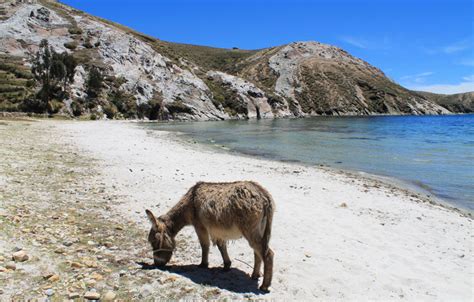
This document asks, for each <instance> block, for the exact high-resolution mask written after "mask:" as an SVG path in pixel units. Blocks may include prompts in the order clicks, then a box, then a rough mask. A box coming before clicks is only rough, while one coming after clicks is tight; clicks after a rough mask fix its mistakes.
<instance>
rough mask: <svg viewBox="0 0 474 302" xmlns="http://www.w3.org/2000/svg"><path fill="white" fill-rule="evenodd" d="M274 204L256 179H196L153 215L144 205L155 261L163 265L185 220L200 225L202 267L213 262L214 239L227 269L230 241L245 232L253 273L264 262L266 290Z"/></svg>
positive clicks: (257, 274)
mask: <svg viewBox="0 0 474 302" xmlns="http://www.w3.org/2000/svg"><path fill="white" fill-rule="evenodd" d="M274 210H275V203H274V201H273V198H272V197H271V195H270V193H268V191H267V190H265V189H264V188H263V187H262V186H260V185H259V184H258V183H256V182H252V181H236V182H230V183H208V182H198V183H197V184H195V185H194V186H193V187H191V188H190V189H189V190H188V192H187V193H186V194H185V195H184V196H183V197H182V198H181V200H180V201H179V202H178V203H177V204H176V205H175V206H174V207H173V208H171V210H169V211H168V213H166V214H164V215H162V216H160V217H158V218H155V216H154V215H153V213H152V212H151V211H149V210H146V214H147V216H148V219H149V220H150V222H151V230H150V233H149V235H148V241H149V242H150V244H151V246H152V248H153V259H154V263H155V265H156V266H164V265H166V264H167V263H168V261H169V260H170V259H171V256H172V254H173V250H174V249H175V247H176V242H175V236H176V234H178V232H179V231H180V230H181V229H182V228H183V227H185V226H187V225H192V226H193V227H194V229H195V230H196V233H197V236H198V238H199V243H200V244H201V249H202V261H201V264H200V265H199V267H204V268H207V267H208V266H209V262H208V256H209V246H210V242H211V240H212V242H213V244H215V245H217V247H218V248H219V251H220V253H221V255H222V258H223V260H224V270H230V266H231V261H230V258H229V254H228V253H227V241H228V240H236V239H239V238H241V237H245V239H247V241H248V242H249V244H250V246H251V247H252V248H253V250H254V261H255V265H254V268H253V273H252V278H253V279H258V278H259V277H260V276H261V275H260V267H261V264H262V261H263V263H264V277H263V283H262V285H261V286H260V290H262V291H265V292H268V288H269V286H270V284H271V281H272V275H273V255H274V253H273V251H272V250H271V249H270V247H269V246H268V243H269V241H270V235H271V230H272V219H273V212H274Z"/></svg>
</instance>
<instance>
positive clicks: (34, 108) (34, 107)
mask: <svg viewBox="0 0 474 302" xmlns="http://www.w3.org/2000/svg"><path fill="white" fill-rule="evenodd" d="M20 109H21V111H25V112H33V113H43V112H45V111H46V104H45V103H44V102H43V101H41V100H38V99H26V100H24V101H23V102H22V103H21V104H20Z"/></svg>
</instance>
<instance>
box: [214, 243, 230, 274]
mask: <svg viewBox="0 0 474 302" xmlns="http://www.w3.org/2000/svg"><path fill="white" fill-rule="evenodd" d="M217 247H218V248H219V251H220V252H221V255H222V259H223V260H224V270H225V271H228V270H230V265H231V264H232V262H231V261H230V258H229V253H227V241H224V240H219V241H217Z"/></svg>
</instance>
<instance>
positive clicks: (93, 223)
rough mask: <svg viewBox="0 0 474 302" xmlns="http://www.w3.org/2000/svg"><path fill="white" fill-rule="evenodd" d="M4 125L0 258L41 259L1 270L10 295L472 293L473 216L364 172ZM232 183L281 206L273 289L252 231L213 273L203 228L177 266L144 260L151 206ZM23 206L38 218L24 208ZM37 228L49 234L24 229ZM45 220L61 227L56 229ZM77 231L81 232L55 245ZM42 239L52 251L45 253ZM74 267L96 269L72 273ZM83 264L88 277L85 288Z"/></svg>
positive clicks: (69, 127) (77, 129) (164, 139)
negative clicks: (48, 274)
mask: <svg viewBox="0 0 474 302" xmlns="http://www.w3.org/2000/svg"><path fill="white" fill-rule="evenodd" d="M0 128H1V129H0V130H5V131H6V132H5V133H6V134H8V135H9V136H2V139H3V142H4V146H5V147H4V148H0V151H1V152H2V153H3V154H7V155H8V156H7V157H5V160H6V161H5V162H3V163H2V164H0V168H2V169H3V170H2V171H7V172H8V173H5V179H3V180H4V184H6V187H5V186H4V188H5V189H6V190H7V193H8V196H9V197H8V198H7V199H6V203H7V205H8V207H4V208H2V205H1V204H0V212H2V211H4V214H6V215H8V216H6V217H9V218H10V217H15V215H16V216H19V219H21V222H20V223H19V224H18V223H17V224H11V222H10V220H11V219H7V220H4V221H3V220H2V219H0V224H6V225H8V226H9V228H8V230H11V233H8V234H3V237H2V236H0V247H2V248H0V256H2V255H3V256H4V258H5V259H6V258H7V257H9V256H8V255H10V253H11V250H12V249H14V248H15V247H12V246H11V245H9V244H4V245H2V244H1V243H2V242H19V243H17V244H18V245H21V247H22V248H23V249H25V250H26V251H27V252H28V253H29V254H30V255H31V256H32V260H31V261H27V262H25V264H22V263H18V264H17V267H18V269H17V273H12V272H7V273H5V274H6V275H2V274H4V273H2V272H0V285H1V284H2V282H9V283H8V284H11V286H10V287H8V291H6V292H5V294H6V296H7V297H8V296H9V295H10V294H11V295H14V294H15V293H18V292H21V293H22V295H24V296H26V297H30V296H31V297H35V298H38V297H45V293H46V291H48V292H49V290H50V289H54V291H55V292H56V295H57V296H55V297H58V296H60V297H62V296H64V295H66V296H67V294H68V290H69V289H68V288H69V284H71V282H72V283H73V284H77V288H75V289H74V291H77V292H78V293H79V294H80V295H83V294H84V293H85V291H86V290H88V289H90V288H91V287H92V288H95V289H97V290H98V291H100V292H101V293H102V294H104V293H105V291H107V290H113V291H116V293H117V295H118V297H120V298H123V299H124V300H127V301H128V300H137V301H142V300H146V299H150V300H151V299H165V298H168V299H183V300H204V299H216V300H224V299H228V300H244V299H252V300H253V299H259V300H267V299H268V300H298V301H310V300H331V301H347V300H352V301H354V300H384V301H395V300H397V301H398V300H400V298H404V299H407V300H430V301H446V300H457V301H470V300H472V291H471V288H472V286H473V281H472V280H473V279H472V276H473V275H472V270H471V269H470V268H471V263H472V261H473V260H472V259H473V258H472V257H473V251H472V242H471V238H472V229H473V228H472V226H473V221H472V219H470V218H468V217H466V216H464V215H461V214H460V213H457V212H455V211H452V210H449V209H447V208H444V207H441V206H438V205H433V204H430V203H429V202H423V201H422V200H421V199H420V198H418V197H411V196H410V195H409V194H407V193H406V192H404V191H402V190H399V189H398V188H395V187H394V186H386V185H385V184H382V183H381V182H380V181H375V180H369V179H367V178H366V177H363V175H360V174H350V173H342V172H336V171H334V170H331V169H326V168H319V167H314V166H310V167H308V166H303V165H300V164H296V163H284V162H279V161H272V160H268V159H260V158H254V157H250V156H242V155H240V154H229V153H228V152H216V150H213V149H208V150H206V148H204V147H203V146H202V145H200V144H193V143H189V142H188V143H186V142H185V141H184V142H183V141H177V140H176V137H175V135H174V136H173V135H170V133H164V132H161V131H151V130H148V131H147V130H145V129H143V128H140V127H137V126H136V125H133V124H131V123H127V122H110V121H109V122H106V121H95V122H87V123H86V122H80V121H77V122H71V121H40V122H18V123H16V122H10V121H8V122H5V123H4V124H0ZM17 149H18V150H20V151H21V152H17ZM17 163H20V164H22V169H20V170H18V169H17V167H18V164H17ZM39 167H41V169H40V170H38V168H39ZM31 176H35V177H31ZM51 176H54V178H52V177H51ZM235 180H254V181H257V182H258V183H260V184H261V185H262V186H263V187H265V188H266V189H267V190H268V191H269V192H270V193H271V194H272V195H273V198H274V200H275V203H276V211H275V215H274V220H273V230H272V238H271V241H270V246H271V248H272V249H273V250H274V251H275V266H274V275H273V276H274V279H273V282H272V287H271V288H270V289H271V292H270V293H269V294H263V293H261V292H259V291H258V290H257V288H258V285H259V283H261V281H262V280H261V279H260V280H259V281H255V280H251V279H250V278H249V274H250V273H251V270H252V269H251V268H250V267H249V266H252V264H253V253H252V251H251V248H250V247H249V246H248V243H247V242H246V241H245V240H236V241H233V242H231V243H229V247H228V250H229V254H230V257H231V260H232V269H231V271H229V272H222V270H221V267H222V258H221V256H220V254H219V251H218V250H217V248H215V247H212V248H211V251H210V255H209V262H210V269H208V270H206V269H199V268H198V267H197V266H196V264H198V263H199V262H200V257H201V255H200V254H201V250H200V246H199V243H198V239H197V236H196V233H195V231H194V230H193V228H192V227H185V228H184V229H183V230H182V231H181V232H180V233H179V234H178V236H177V237H176V242H177V249H176V251H175V253H174V255H173V258H172V259H171V262H170V265H169V267H168V268H167V269H165V270H159V269H154V270H146V269H143V268H142V267H141V266H140V265H137V263H151V261H152V252H151V247H150V246H149V244H148V243H147V242H146V238H147V234H148V232H149V229H150V224H149V222H148V220H147V218H146V215H145V213H144V212H145V209H151V210H152V212H153V213H154V214H155V215H157V216H159V215H161V214H164V213H166V212H167V211H168V210H169V209H170V208H171V207H172V206H173V205H175V204H176V203H177V202H178V200H179V199H180V198H181V197H182V196H183V194H184V193H185V192H186V191H187V190H188V189H189V187H191V186H192V185H194V184H195V183H196V182H197V181H209V182H213V181H235ZM0 181H2V177H1V176H0ZM25 197H26V198H25ZM38 202H41V203H38ZM38 204H41V205H44V207H43V208H42V209H41V208H39V207H38V206H37V205H38ZM25 208H28V211H29V215H23V216H22V211H24V209H25ZM65 209H66V211H67V212H66V211H65ZM18 211H20V212H18ZM0 214H1V213H0ZM23 214H24V213H23ZM58 217H59V218H58ZM0 218H1V215H0ZM25 222H26V223H27V224H26V225H25ZM30 223H31V225H36V224H38V225H39V226H40V228H41V229H38V232H35V233H33V234H31V233H28V232H26V233H25V232H24V231H23V229H24V228H30V226H29V224H30ZM44 225H48V226H49V228H50V229H51V230H48V232H49V233H47V234H46V233H45V232H44V231H43V228H44ZM18 227H20V228H19V229H17V228H18ZM78 227H80V228H78ZM35 230H36V227H35ZM84 230H85V231H86V232H83V231H84ZM56 233H57V234H59V235H54V234H56ZM49 234H52V235H49ZM66 234H69V235H68V237H64V236H65V235H66ZM70 235H72V236H73V237H72V238H77V239H78V240H79V241H77V242H76V240H74V242H73V243H72V246H71V248H62V249H61V250H60V251H61V252H62V253H64V254H57V252H58V251H59V250H58V244H59V247H61V246H62V242H63V240H64V238H70V237H69V236H70ZM50 236H53V237H51V238H52V239H55V238H58V239H55V240H53V241H49V240H47V239H48V238H49V237H50ZM55 236H59V237H55ZM43 237H45V238H44V239H45V241H44V242H45V243H42V246H41V249H42V251H44V252H45V253H46V252H47V255H41V254H37V252H36V250H37V248H36V245H35V244H37V243H36V241H38V240H39V238H43ZM57 240H59V241H57ZM41 242H43V241H41ZM67 244H68V245H69V244H70V243H69V242H68V243H67ZM37 259H43V262H45V260H48V261H49V262H50V263H53V264H54V265H56V266H53V269H54V270H55V272H56V273H57V274H58V275H59V276H60V281H56V283H51V282H50V281H48V280H45V279H43V278H42V277H41V275H42V274H43V273H44V271H45V270H46V268H48V267H46V268H44V267H42V266H41V261H39V260H37ZM91 260H92V261H93V263H92V262H91ZM1 261H2V260H1V259H0V266H2V265H3V266H5V264H3V263H2V262H1ZM72 262H80V263H84V264H85V266H83V267H82V268H73V269H71V266H72ZM5 263H7V262H5ZM89 264H93V265H94V266H95V265H96V264H97V265H98V267H97V268H90V267H88V266H87V265H89ZM74 265H76V264H74ZM55 267H57V268H55ZM25 270H27V272H28V274H27V275H26V274H25V273H24V272H25ZM94 270H95V271H98V272H99V273H100V275H101V276H102V278H104V279H102V280H97V281H96V283H95V284H93V283H94V282H92V281H88V280H89V279H91V278H93V276H96V274H93V271H94ZM78 273H80V274H82V275H84V276H85V280H86V281H88V282H91V283H90V284H91V285H87V286H86V287H83V286H81V282H83V280H76V279H77V278H76V277H77V276H78V275H77V274H78ZM2 278H4V279H2ZM17 280H23V281H25V280H26V281H27V280H30V282H29V283H31V284H34V285H30V284H29V283H28V282H23V283H19V282H16V281H17ZM5 284H6V283H5ZM5 288H7V287H5ZM30 289H33V290H30ZM0 295H1V293H0ZM4 296H5V295H4ZM0 297H2V296H0Z"/></svg>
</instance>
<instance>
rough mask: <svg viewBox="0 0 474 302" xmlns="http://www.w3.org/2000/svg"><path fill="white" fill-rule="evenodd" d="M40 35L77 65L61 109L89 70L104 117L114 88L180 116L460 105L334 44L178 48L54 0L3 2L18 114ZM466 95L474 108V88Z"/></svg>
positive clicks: (0, 32)
mask: <svg viewBox="0 0 474 302" xmlns="http://www.w3.org/2000/svg"><path fill="white" fill-rule="evenodd" d="M43 39H47V40H48V42H49V44H50V45H51V46H52V47H53V48H54V49H55V50H56V51H57V52H68V53H70V54H72V55H73V56H74V57H75V58H76V60H77V62H78V66H77V67H76V74H75V76H74V81H73V83H71V85H69V87H67V89H68V94H67V95H68V98H67V99H66V100H64V104H65V105H64V108H63V109H62V110H63V111H64V112H71V110H72V109H71V104H73V103H79V104H80V103H84V102H86V100H87V98H88V95H87V92H86V87H85V86H86V85H85V83H86V79H87V76H88V73H89V72H90V70H91V68H92V67H97V68H100V70H101V71H102V72H103V73H104V74H105V75H107V77H106V81H105V82H104V84H103V86H104V89H103V90H104V92H103V93H102V94H101V95H100V97H99V98H100V102H98V103H97V108H90V107H91V106H89V108H85V109H84V111H85V112H86V111H88V110H89V111H91V110H92V111H94V110H95V111H96V112H98V113H101V110H102V107H104V106H107V104H108V102H109V98H110V94H108V93H107V91H110V90H111V89H112V87H115V88H117V89H120V91H122V92H123V93H126V94H127V95H129V96H132V98H133V102H135V103H136V104H137V105H138V106H139V105H143V104H148V103H150V102H154V104H156V103H157V104H158V106H160V110H161V111H160V112H161V113H162V114H161V115H160V116H159V117H160V118H171V119H183V120H218V119H231V118H274V117H290V116H291V117H301V116H311V115H370V114H447V113H451V112H457V111H459V109H460V108H464V107H459V106H458V105H456V104H454V105H453V104H451V103H450V104H449V105H446V104H444V103H443V102H439V98H437V96H436V95H432V94H422V93H416V92H412V91H409V90H407V89H405V88H403V87H401V86H400V85H398V84H396V83H394V82H392V81H390V80H389V79H388V78H387V77H386V76H385V75H384V74H383V72H382V71H380V70H379V69H377V68H375V67H373V66H371V65H370V64H368V63H367V62H364V61H362V60H360V59H358V58H355V57H353V56H351V55H350V54H348V53H347V52H345V51H344V50H342V49H340V48H337V47H334V46H329V45H325V44H321V43H317V42H296V43H291V44H289V45H284V46H280V47H274V48H269V49H263V50H258V51H245V50H238V49H232V50H230V49H216V48H210V47H201V46H193V45H185V44H176V43H170V42H165V41H161V40H158V39H155V38H152V37H149V36H146V35H143V34H140V33H137V32H135V31H133V30H131V29H129V28H126V27H124V26H121V25H119V24H115V23H112V22H110V21H107V20H102V19H100V18H97V17H94V16H90V15H88V14H86V13H84V12H81V11H78V10H76V9H74V8H71V7H68V6H65V5H63V4H60V3H58V2H55V1H50V0H7V1H3V2H2V3H1V4H0V59H1V63H0V105H1V106H0V110H10V111H14V110H17V109H18V108H21V107H20V106H19V103H20V102H21V101H22V100H23V99H25V98H28V97H34V91H35V89H37V87H36V86H35V83H34V81H33V80H32V76H31V73H29V67H30V62H31V59H32V58H33V57H34V55H35V53H36V52H37V51H38V46H39V43H40V41H41V40H43ZM466 98H468V99H470V100H471V101H470V102H471V105H472V94H471V95H470V96H466ZM453 100H454V103H456V101H455V100H456V99H453ZM463 102H466V101H465V100H464V101H463ZM461 111H462V110H461Z"/></svg>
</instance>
